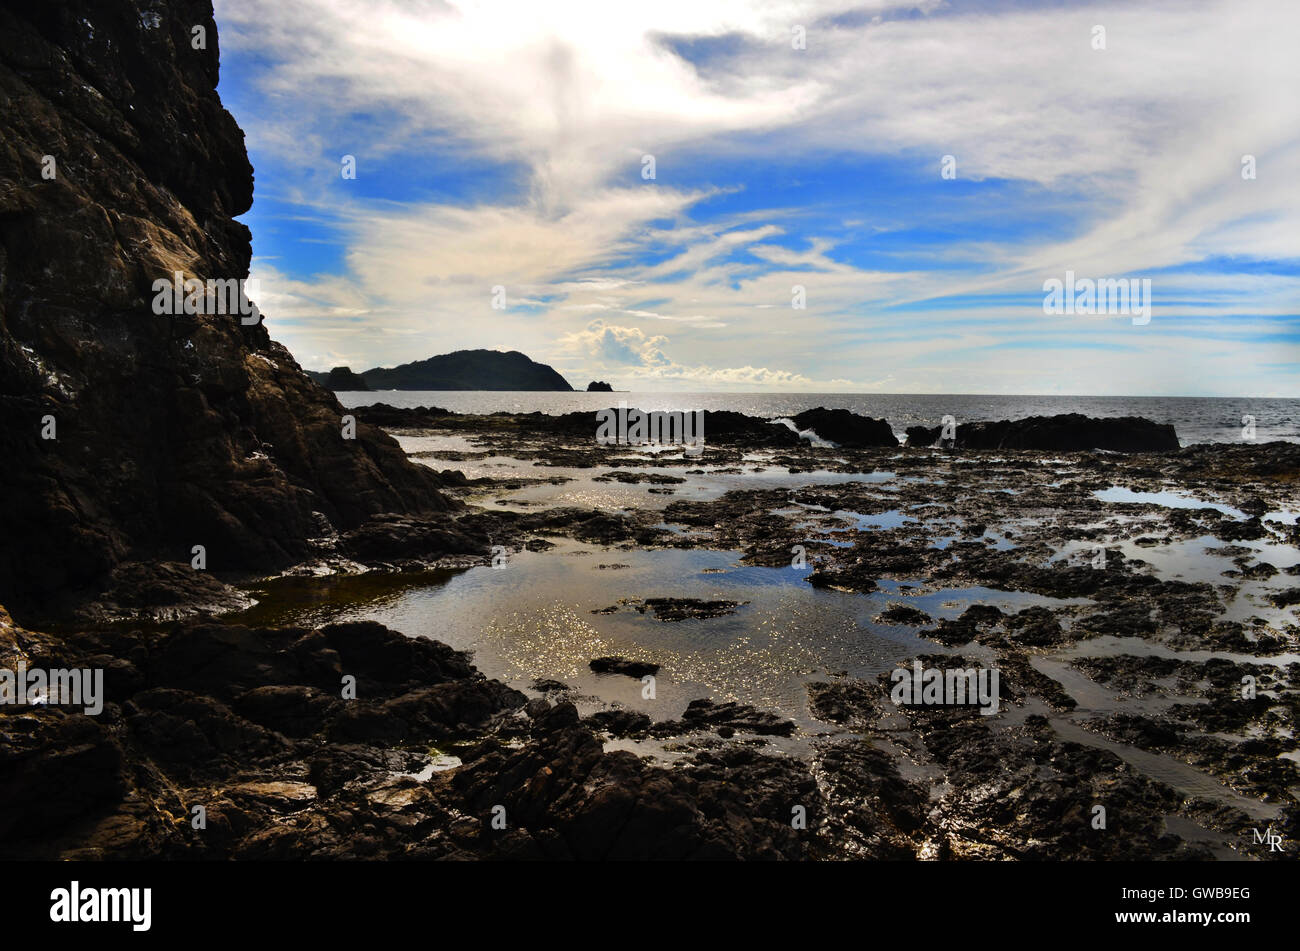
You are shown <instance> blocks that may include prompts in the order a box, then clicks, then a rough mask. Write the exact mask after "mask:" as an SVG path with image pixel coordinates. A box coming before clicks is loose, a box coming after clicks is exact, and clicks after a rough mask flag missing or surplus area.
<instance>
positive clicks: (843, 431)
mask: <svg viewBox="0 0 1300 951" xmlns="http://www.w3.org/2000/svg"><path fill="white" fill-rule="evenodd" d="M794 423H795V425H796V426H798V427H799V428H800V429H801V430H802V429H811V430H812V431H813V432H815V433H816V434H817V435H818V436H820V437H822V439H829V440H830V441H831V442H833V443H835V444H836V445H839V446H843V447H844V448H845V449H867V448H870V447H872V446H897V445H898V437H896V436H895V435H894V431H893V429H891V428H890V426H889V423H888V422H886V421H885V420H883V419H872V418H870V417H869V416H859V415H858V414H857V413H851V412H849V411H848V410H846V409H824V408H822V407H820V406H819V407H818V408H817V409H809V410H804V411H803V412H802V413H800V414H799V415H798V416H795V417H794Z"/></svg>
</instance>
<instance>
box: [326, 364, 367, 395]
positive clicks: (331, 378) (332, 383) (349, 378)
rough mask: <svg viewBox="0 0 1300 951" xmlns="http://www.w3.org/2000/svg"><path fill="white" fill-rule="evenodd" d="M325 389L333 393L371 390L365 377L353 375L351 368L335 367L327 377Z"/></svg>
mask: <svg viewBox="0 0 1300 951" xmlns="http://www.w3.org/2000/svg"><path fill="white" fill-rule="evenodd" d="M325 389H327V390H330V391H332V392H338V391H339V390H369V389H370V387H369V385H367V383H366V380H365V377H363V376H361V375H360V374H358V373H353V372H352V368H351V367H335V368H334V369H333V370H330V372H329V374H328V375H327V376H326V377H325Z"/></svg>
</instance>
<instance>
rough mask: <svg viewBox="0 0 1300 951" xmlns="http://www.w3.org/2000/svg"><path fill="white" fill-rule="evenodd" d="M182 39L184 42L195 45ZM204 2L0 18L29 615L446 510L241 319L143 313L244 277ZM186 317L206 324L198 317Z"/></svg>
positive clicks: (0, 334) (7, 8) (418, 472)
mask: <svg viewBox="0 0 1300 951" xmlns="http://www.w3.org/2000/svg"><path fill="white" fill-rule="evenodd" d="M196 27H201V28H202V29H203V35H204V40H205V48H202V49H194V48H193V37H194V35H195V34H194V30H195V28H196ZM217 71H218V46H217V32H216V25H215V23H214V22H213V17H212V6H211V3H210V2H208V0H174V2H171V3H168V4H166V5H162V4H157V3H145V2H121V3H116V4H111V5H105V4H101V3H96V2H92V0H69V2H66V3H57V4H36V3H17V2H5V3H3V4H0V102H2V103H3V110H2V111H0V415H2V416H3V420H4V425H3V427H2V428H0V456H3V458H4V460H5V467H6V480H7V486H8V488H7V491H6V492H5V493H3V494H2V495H0V524H3V525H4V528H5V532H4V534H5V546H4V548H3V550H0V598H3V599H5V600H6V601H7V602H8V603H9V605H10V607H11V608H13V609H14V610H15V611H20V612H22V611H28V610H36V611H41V610H44V609H48V608H49V607H51V606H52V604H53V603H54V596H55V595H56V593H57V594H58V595H60V601H62V600H63V598H64V596H66V594H67V593H68V592H71V591H75V590H77V589H86V590H88V591H91V592H94V591H95V590H97V586H99V585H100V584H101V583H102V581H103V579H104V578H105V576H106V575H107V574H108V573H109V572H110V571H111V570H112V569H113V568H114V567H115V566H117V565H119V564H121V563H123V562H127V561H132V560H153V559H157V560H163V561H168V560H173V561H182V562H189V561H190V559H191V551H192V547H193V546H195V545H202V546H204V547H205V549H206V559H207V567H208V569H209V570H212V571H216V572H234V573H238V572H242V571H250V570H268V569H274V568H276V567H279V566H283V565H286V564H288V563H291V562H292V561H295V560H297V559H298V558H300V557H302V556H303V554H304V553H305V552H306V551H307V548H308V544H307V539H309V538H311V537H315V536H320V535H322V534H324V533H325V532H326V531H328V527H329V525H330V524H332V525H333V526H335V527H337V528H339V529H347V528H351V527H355V526H357V525H359V524H360V523H361V522H362V521H364V520H365V519H366V518H367V517H368V516H370V515H373V514H375V513H379V512H432V511H439V510H444V509H447V508H448V507H449V506H450V505H451V503H450V502H448V501H447V500H446V499H445V498H444V497H443V496H442V495H441V493H440V492H439V491H438V489H439V487H440V482H439V479H438V477H437V476H436V475H435V474H433V473H432V472H431V471H430V470H428V469H426V468H423V467H420V466H417V465H413V464H411V463H409V462H408V461H407V460H406V459H405V457H404V456H403V454H402V452H401V450H400V449H399V448H398V446H397V444H396V443H395V442H394V441H393V440H392V439H391V438H389V437H388V436H387V435H385V434H384V433H383V432H381V431H379V430H378V429H376V428H374V427H371V426H368V425H364V424H358V425H357V427H356V438H355V439H344V438H342V427H341V417H342V416H343V415H344V413H345V412H346V411H345V410H343V409H342V407H340V406H339V404H338V402H337V401H336V400H335V399H334V397H333V396H332V395H331V394H329V393H328V392H326V391H325V390H323V389H322V388H321V387H320V386H318V385H317V384H316V383H315V382H313V381H312V380H311V379H309V378H308V376H307V375H306V374H305V373H303V371H302V370H301V369H300V368H299V367H298V365H297V364H296V363H295V362H294V359H293V357H292V356H291V355H290V354H289V352H288V351H287V350H286V349H284V347H282V346H280V345H279V344H277V343H275V342H273V341H272V340H271V338H270V335H269V334H268V332H267V330H266V328H265V327H264V326H263V325H262V324H261V323H260V321H259V322H254V323H251V324H248V325H245V324H244V323H243V320H244V317H243V316H241V315H240V314H237V313H235V314H232V313H224V314H222V313H211V314H203V313H198V314H188V315H185V314H182V315H179V316H168V315H158V314H156V313H155V312H154V304H155V290H154V287H153V282H154V281H155V280H158V279H167V280H170V279H171V278H172V276H173V274H174V273H175V272H181V275H182V279H186V278H196V279H199V280H202V281H208V280H221V281H236V280H241V279H243V278H245V277H246V276H247V274H248V265H249V260H250V257H251V246H250V239H249V231H248V229H247V228H246V227H245V226H244V225H243V224H240V223H239V222H237V221H235V220H234V216H235V215H239V214H242V213H243V212H245V211H247V210H248V208H249V205H250V203H251V201H252V194H253V176H252V168H251V167H250V165H249V162H248V157H247V154H246V152H245V149H244V142H243V134H242V132H241V131H240V129H239V127H238V126H237V125H236V124H235V121H234V119H232V118H231V116H230V114H229V113H227V112H226V111H225V109H224V108H223V107H222V105H221V102H220V100H219V98H218V96H217V93H216V85H217ZM204 309H209V308H204Z"/></svg>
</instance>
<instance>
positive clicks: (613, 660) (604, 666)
mask: <svg viewBox="0 0 1300 951" xmlns="http://www.w3.org/2000/svg"><path fill="white" fill-rule="evenodd" d="M587 666H588V667H590V668H591V669H592V670H593V671H595V672H596V673H598V674H622V675H623V676H624V677H637V678H640V677H645V676H648V675H652V674H657V673H659V665H658V664H655V663H651V662H650V661H647V660H628V659H627V658H626V657H597V658H596V659H595V660H593V661H592V662H591V663H589V664H588V665H587Z"/></svg>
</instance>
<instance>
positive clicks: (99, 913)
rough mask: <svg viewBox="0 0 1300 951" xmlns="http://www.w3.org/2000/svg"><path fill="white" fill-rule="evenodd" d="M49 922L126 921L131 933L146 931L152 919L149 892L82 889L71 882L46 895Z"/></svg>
mask: <svg viewBox="0 0 1300 951" xmlns="http://www.w3.org/2000/svg"><path fill="white" fill-rule="evenodd" d="M50 902H51V904H50V921H55V922H79V921H88V922H98V921H104V922H108V921H129V922H131V930H132V931H148V930H149V926H150V924H151V923H152V920H153V916H152V913H151V909H152V907H153V889H151V888H86V889H83V888H82V887H81V883H80V882H75V881H74V882H73V883H72V885H71V886H70V887H68V888H56V889H54V891H52V892H50Z"/></svg>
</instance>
